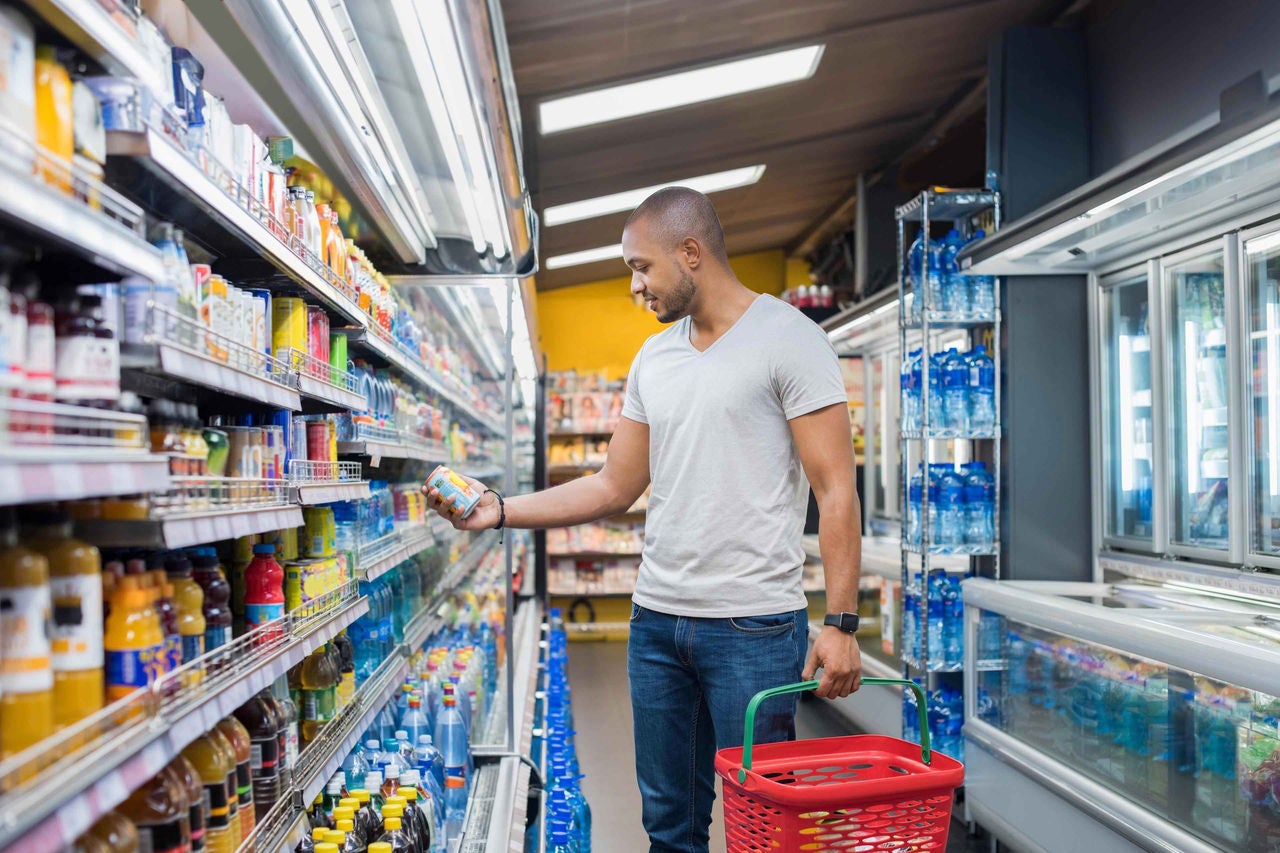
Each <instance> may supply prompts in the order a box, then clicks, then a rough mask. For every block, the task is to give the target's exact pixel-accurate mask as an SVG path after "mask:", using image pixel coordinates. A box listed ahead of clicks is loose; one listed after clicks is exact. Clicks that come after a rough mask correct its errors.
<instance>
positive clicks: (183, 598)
mask: <svg viewBox="0 0 1280 853" xmlns="http://www.w3.org/2000/svg"><path fill="white" fill-rule="evenodd" d="M165 572H166V574H167V576H168V580H169V583H170V584H171V585H172V586H173V606H174V608H175V609H176V610H177V613H178V638H179V641H180V643H181V645H182V662H183V663H184V664H186V663H190V662H191V661H193V660H195V659H196V658H198V657H200V656H201V655H203V654H204V641H205V631H206V630H207V629H208V623H207V622H205V618H204V590H203V589H201V588H200V584H198V583H196V582H195V581H194V580H192V579H191V561H190V560H189V559H187V557H186V555H185V554H181V553H178V554H171V555H170V556H169V557H168V558H167V559H166V560H165ZM202 676H203V673H202V672H192V673H191V674H190V676H189V678H188V681H189V682H190V683H193V684H195V683H199V681H200V679H201V677H202Z"/></svg>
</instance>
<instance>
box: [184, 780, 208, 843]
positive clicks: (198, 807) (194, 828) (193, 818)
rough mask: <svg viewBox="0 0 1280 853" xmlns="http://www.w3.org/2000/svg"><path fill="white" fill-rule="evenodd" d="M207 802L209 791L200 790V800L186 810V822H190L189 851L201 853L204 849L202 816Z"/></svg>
mask: <svg viewBox="0 0 1280 853" xmlns="http://www.w3.org/2000/svg"><path fill="white" fill-rule="evenodd" d="M208 802H209V792H208V791H205V790H201V792H200V801H199V802H197V803H193V804H192V806H191V809H190V811H189V812H188V819H187V820H188V822H189V823H190V824H191V853H201V851H203V850H204V816H205V814H206V813H207V809H208V807H207V803H208Z"/></svg>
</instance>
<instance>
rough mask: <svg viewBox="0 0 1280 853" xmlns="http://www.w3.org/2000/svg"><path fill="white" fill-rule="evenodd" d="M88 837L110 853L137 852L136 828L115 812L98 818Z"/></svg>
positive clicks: (90, 828)
mask: <svg viewBox="0 0 1280 853" xmlns="http://www.w3.org/2000/svg"><path fill="white" fill-rule="evenodd" d="M89 835H92V836H94V837H95V838H97V839H98V840H100V841H101V842H102V843H103V844H104V845H105V849H107V850H110V851H111V853H137V851H138V827H136V826H134V825H133V821H131V820H129V818H127V817H125V816H124V815H122V814H120V812H117V811H111V812H107V813H106V814H104V815H103V816H102V817H100V818H98V822H97V823H95V824H94V825H93V826H91V827H89ZM201 849H203V848H201Z"/></svg>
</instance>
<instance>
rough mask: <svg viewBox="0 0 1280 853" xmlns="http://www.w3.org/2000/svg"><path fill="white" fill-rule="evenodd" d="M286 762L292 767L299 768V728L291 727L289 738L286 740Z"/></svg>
mask: <svg viewBox="0 0 1280 853" xmlns="http://www.w3.org/2000/svg"><path fill="white" fill-rule="evenodd" d="M285 748H286V750H287V752H286V754H285V761H286V762H288V765H289V766H290V767H297V766H298V727H297V726H290V727H289V733H288V738H287V739H286V740H285Z"/></svg>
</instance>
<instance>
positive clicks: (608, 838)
mask: <svg viewBox="0 0 1280 853" xmlns="http://www.w3.org/2000/svg"><path fill="white" fill-rule="evenodd" d="M569 682H570V684H571V685H572V686H573V711H574V721H575V723H576V724H577V729H578V735H577V745H578V760H579V763H580V764H581V766H582V772H583V774H585V776H586V779H585V780H584V781H583V783H582V784H583V791H584V792H585V793H586V795H587V800H588V802H590V803H591V811H592V826H593V830H594V831H593V832H592V839H591V840H592V844H591V849H592V851H593V853H643V851H646V850H648V839H647V837H646V836H645V833H644V828H643V827H642V826H641V824H640V792H639V790H638V789H637V788H636V777H635V769H634V765H633V756H634V744H633V741H632V737H631V703H630V699H629V698H628V693H627V647H626V644H625V643H617V642H615V643H571V644H570V647H569ZM796 728H797V731H798V734H799V736H800V737H801V738H816V737H831V736H834V735H839V734H847V733H848V730H847V728H846V727H845V726H844V723H843V721H842V720H841V719H840V718H839V717H837V716H835V715H833V714H831V713H830V711H829V709H825V708H824V707H823V704H822V702H821V701H807V702H804V703H802V704H801V708H800V713H799V716H798V717H797V719H796ZM724 849H725V846H724V825H723V824H722V823H721V821H720V808H719V805H718V804H717V807H716V809H715V810H714V812H713V821H712V824H711V853H724ZM988 849H989V848H988V845H987V842H985V841H981V842H979V841H977V840H972V839H969V838H967V837H966V835H965V832H964V830H963V828H962V827H961V826H960V825H959V824H954V825H953V826H952V832H951V837H950V843H948V845H947V851H948V853H987V850H988Z"/></svg>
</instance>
